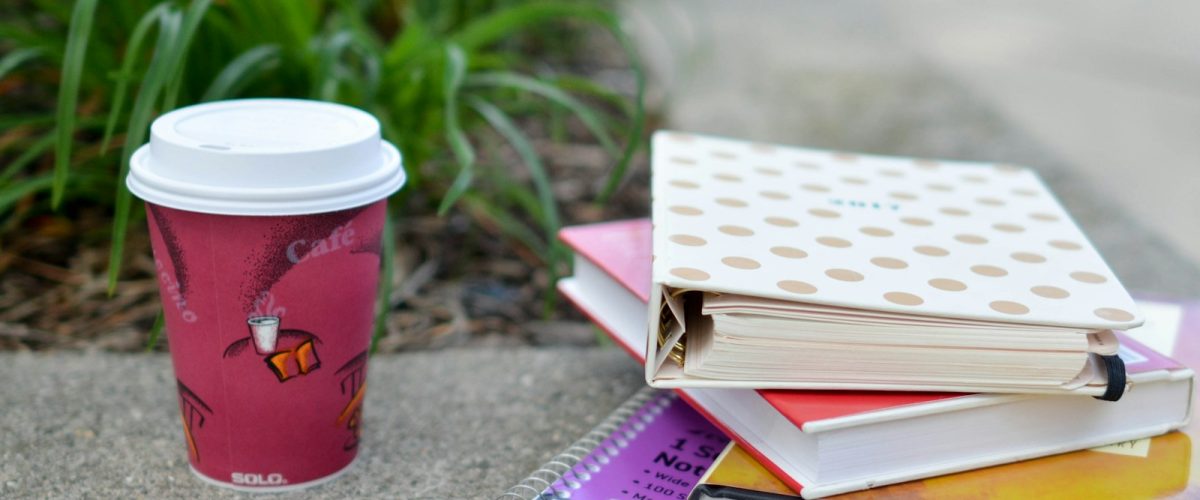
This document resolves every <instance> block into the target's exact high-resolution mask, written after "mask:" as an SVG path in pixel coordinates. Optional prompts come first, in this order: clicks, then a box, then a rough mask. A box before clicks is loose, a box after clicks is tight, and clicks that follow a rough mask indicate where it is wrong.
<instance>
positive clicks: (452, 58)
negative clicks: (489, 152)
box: [438, 44, 475, 215]
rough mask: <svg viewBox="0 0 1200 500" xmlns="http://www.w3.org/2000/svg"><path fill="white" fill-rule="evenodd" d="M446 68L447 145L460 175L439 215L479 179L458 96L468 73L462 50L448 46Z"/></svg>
mask: <svg viewBox="0 0 1200 500" xmlns="http://www.w3.org/2000/svg"><path fill="white" fill-rule="evenodd" d="M445 60H446V67H445V71H444V75H443V77H442V99H443V102H444V103H445V107H444V108H443V111H444V113H445V122H446V141H447V142H449V143H450V150H451V151H452V152H453V153H454V159H455V160H456V161H457V162H458V175H456V176H455V178H454V182H453V183H451V184H450V188H449V189H447V190H446V194H445V195H443V196H442V203H441V205H439V206H438V215H445V213H446V211H448V210H450V207H452V206H454V203H455V202H456V201H458V199H459V198H460V197H461V196H462V195H463V193H465V192H467V189H468V188H470V187H471V180H472V179H473V178H474V176H475V149H474V148H472V147H471V142H470V141H468V140H467V134H466V132H464V131H463V129H462V126H461V125H460V124H459V122H458V93H459V90H460V89H461V88H462V82H463V75H464V74H465V73H466V71H467V56H466V54H465V53H464V52H463V50H462V48H461V47H459V46H457V45H454V44H448V45H447V46H446V57H445Z"/></svg>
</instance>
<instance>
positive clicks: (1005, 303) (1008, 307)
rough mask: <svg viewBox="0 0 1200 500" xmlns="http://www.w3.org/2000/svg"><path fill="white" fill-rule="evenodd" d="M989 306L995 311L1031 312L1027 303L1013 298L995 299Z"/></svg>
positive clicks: (1006, 312) (1015, 313)
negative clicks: (1014, 300) (1012, 299)
mask: <svg viewBox="0 0 1200 500" xmlns="http://www.w3.org/2000/svg"><path fill="white" fill-rule="evenodd" d="M988 307H991V308H992V310H993V311H996V312H998V313H1003V314H1013V315H1021V314H1029V308H1028V307H1026V306H1025V304H1022V303H1020V302H1013V301H1011V300H994V301H992V303H990V304H988Z"/></svg>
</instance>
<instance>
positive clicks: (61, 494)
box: [0, 348, 642, 499]
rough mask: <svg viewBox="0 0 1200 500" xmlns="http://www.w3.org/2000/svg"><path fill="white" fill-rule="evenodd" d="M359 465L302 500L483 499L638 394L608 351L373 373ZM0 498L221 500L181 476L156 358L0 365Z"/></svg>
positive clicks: (387, 360) (184, 471)
mask: <svg viewBox="0 0 1200 500" xmlns="http://www.w3.org/2000/svg"><path fill="white" fill-rule="evenodd" d="M368 377H369V378H368V387H370V389H369V393H368V395H367V401H366V408H365V413H366V428H365V432H364V437H363V439H364V441H363V444H362V445H361V449H360V450H361V451H360V456H359V459H358V462H357V463H356V464H354V465H353V466H352V467H351V469H350V471H349V472H348V473H347V474H346V475H344V476H342V477H341V478H339V479H338V480H336V481H334V482H331V483H328V484H326V485H323V486H319V487H316V488H313V489H311V490H307V491H305V492H303V493H298V494H291V495H278V496H282V497H304V498H493V497H495V496H496V495H498V494H500V493H502V492H503V491H504V490H506V489H507V488H508V487H509V486H512V485H513V484H515V483H516V482H517V481H519V480H520V479H522V478H524V477H525V475H526V474H528V473H529V472H531V471H532V470H533V469H534V468H536V467H537V466H538V465H540V464H542V463H543V462H545V461H546V459H548V458H549V457H550V456H552V455H554V454H555V453H556V452H557V451H558V450H559V449H561V448H563V447H565V446H566V445H568V444H570V443H571V442H574V441H575V439H577V438H578V437H579V436H581V435H582V434H583V433H585V432H587V431H588V430H589V429H591V428H592V427H593V426H595V425H596V424H598V423H599V422H600V420H601V419H603V417H604V416H605V415H607V413H608V412H609V411H611V410H612V409H613V408H616V407H617V406H618V405H619V404H620V403H621V402H622V401H624V400H625V398H627V397H629V396H630V395H632V394H633V393H634V392H636V391H637V389H639V388H640V387H641V386H642V378H641V372H640V370H639V369H638V368H637V367H636V366H635V365H634V362H633V361H631V360H630V359H629V358H628V356H626V355H625V353H623V352H620V351H619V350H617V349H600V348H590V349H561V348H560V349H533V348H526V349H495V350H493V349H488V350H445V351H436V352H416V353H409V354H400V355H391V356H384V357H378V358H377V359H372V360H371V361H370V367H369V372H368ZM0 381H3V389H0V408H3V410H2V411H3V413H2V414H0V498H84V497H87V498H122V499H126V498H154V499H159V498H226V497H237V496H249V495H245V494H238V493H233V492H231V491H227V490H224V489H220V488H216V487H213V486H209V485H207V484H204V483H201V482H200V481H199V480H197V479H196V478H194V477H193V476H192V474H191V472H189V471H188V468H187V449H186V446H185V444H184V440H183V433H182V431H181V430H180V428H179V425H178V423H179V414H178V413H179V409H178V403H177V402H176V399H175V398H176V396H175V390H174V388H173V387H174V386H173V384H174V377H173V376H172V373H171V363H170V359H169V357H168V356H166V355H162V354H148V355H133V354H124V355H123V354H106V353H95V352H93V353H56V354H29V353H21V354H15V353H3V354H0Z"/></svg>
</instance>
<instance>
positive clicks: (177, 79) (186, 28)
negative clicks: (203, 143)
mask: <svg viewBox="0 0 1200 500" xmlns="http://www.w3.org/2000/svg"><path fill="white" fill-rule="evenodd" d="M210 4H212V0H192V3H191V4H189V5H188V8H187V10H186V11H184V13H183V22H182V24H181V29H180V30H179V35H178V37H177V38H176V40H175V43H174V44H173V45H172V54H171V57H170V58H168V59H167V62H169V63H170V65H171V71H170V72H169V75H170V79H169V80H167V88H166V91H165V95H164V96H163V110H164V111H170V110H172V109H175V103H176V102H177V101H178V100H179V89H180V88H181V87H182V86H183V72H184V70H185V69H186V68H187V53H188V49H189V48H191V46H192V38H193V37H194V36H195V35H196V28H198V27H199V26H200V21H202V20H204V14H205V13H206V12H208V6H209V5H210Z"/></svg>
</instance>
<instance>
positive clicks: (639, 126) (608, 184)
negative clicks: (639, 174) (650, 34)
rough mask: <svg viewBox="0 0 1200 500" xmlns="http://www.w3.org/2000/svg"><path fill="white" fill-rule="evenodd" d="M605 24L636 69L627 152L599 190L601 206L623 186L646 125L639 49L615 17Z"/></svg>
mask: <svg viewBox="0 0 1200 500" xmlns="http://www.w3.org/2000/svg"><path fill="white" fill-rule="evenodd" d="M603 23H604V25H605V26H606V27H607V28H608V31H609V32H610V33H612V35H613V37H615V38H616V39H617V42H618V43H620V44H621V48H622V49H624V51H625V57H626V58H627V59H628V60H629V66H630V68H632V70H633V77H634V82H635V83H634V84H635V86H636V90H635V93H634V96H633V116H632V120H633V123H631V124H630V125H629V126H628V127H627V130H628V131H629V133H627V134H626V135H625V149H624V150H623V151H622V152H621V159H620V160H618V161H617V164H616V166H615V167H613V170H612V172H609V174H608V179H607V180H606V181H605V183H604V188H603V189H601V190H600V195H599V196H598V197H597V201H598V202H599V203H604V202H606V201H608V198H609V197H611V196H612V194H613V193H614V192H616V190H617V186H620V185H621V181H622V180H624V179H625V172H626V171H627V170H628V169H629V163H630V162H632V161H633V155H635V154H637V151H638V148H640V147H641V145H642V132H643V130H644V129H645V126H646V72H645V70H644V69H643V68H642V63H641V60H640V59H638V55H637V49H636V48H634V45H633V42H632V41H630V40H629V37H628V36H627V35H626V34H625V30H624V29H623V28H622V27H621V24H620V22H618V21H617V20H616V19H615V17H612V16H609V18H608V19H606V20H604V21H603Z"/></svg>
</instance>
